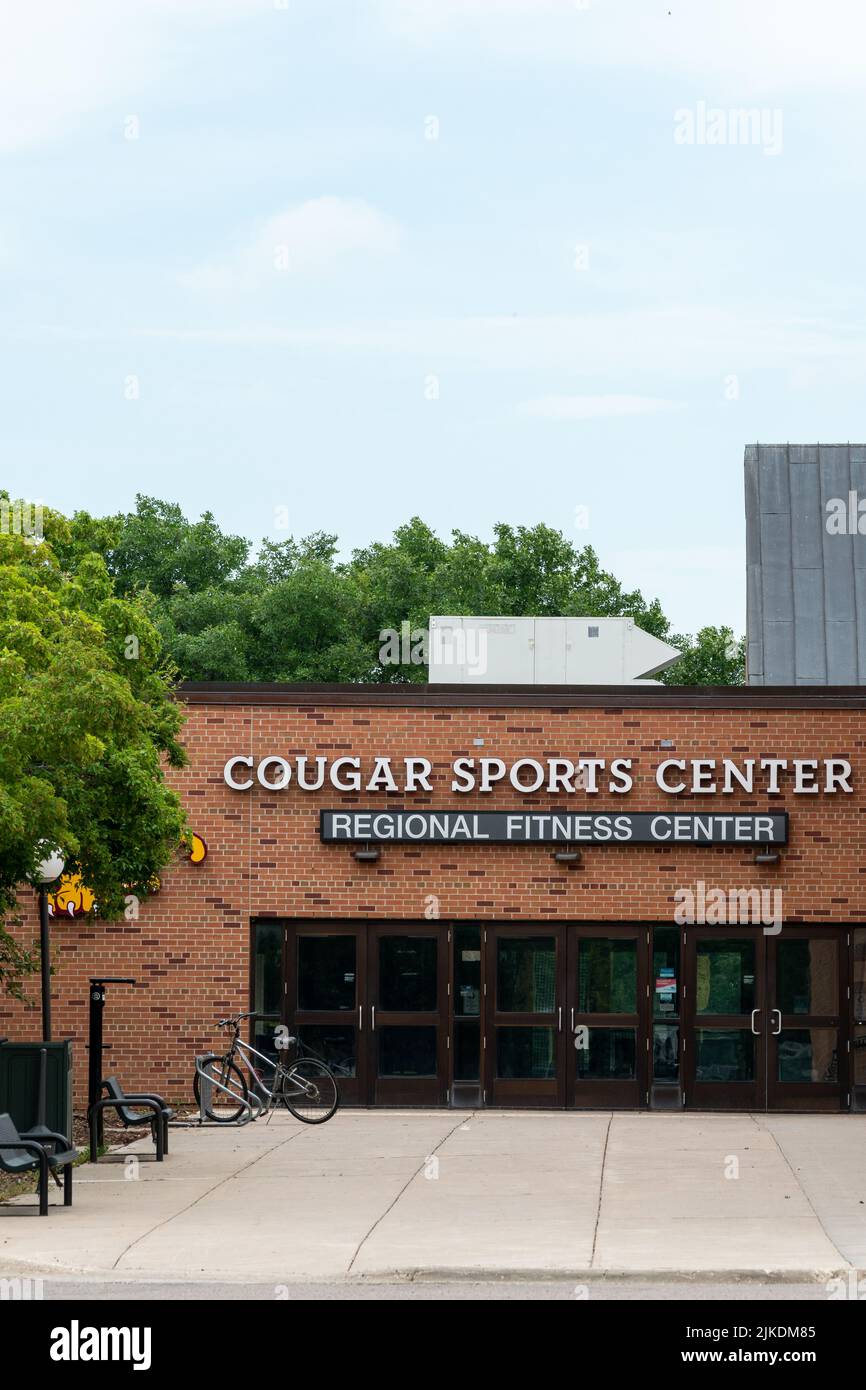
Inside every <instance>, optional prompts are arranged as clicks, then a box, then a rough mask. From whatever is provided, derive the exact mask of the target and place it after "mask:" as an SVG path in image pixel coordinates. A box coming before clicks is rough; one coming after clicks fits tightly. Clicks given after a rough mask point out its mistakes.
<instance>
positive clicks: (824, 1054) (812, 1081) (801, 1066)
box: [766, 926, 848, 1110]
mask: <svg viewBox="0 0 866 1390" xmlns="http://www.w3.org/2000/svg"><path fill="white" fill-rule="evenodd" d="M766 943H767V982H768V989H767V1009H768V1019H767V1105H768V1108H769V1109H771V1110H844V1109H847V1105H848V1099H847V1096H848V1048H847V1040H848V998H847V988H846V985H847V967H848V959H847V932H846V929H845V928H839V927H821V926H808V927H784V928H783V929H782V931H781V933H779V934H778V935H775V936H768V937H767V938H766Z"/></svg>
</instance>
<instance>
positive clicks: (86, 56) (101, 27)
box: [0, 0, 271, 153]
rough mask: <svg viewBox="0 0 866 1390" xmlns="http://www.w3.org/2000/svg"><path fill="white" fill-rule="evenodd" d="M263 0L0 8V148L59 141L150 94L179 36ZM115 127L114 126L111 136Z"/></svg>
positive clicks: (77, 1)
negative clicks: (99, 115) (101, 113)
mask: <svg viewBox="0 0 866 1390" xmlns="http://www.w3.org/2000/svg"><path fill="white" fill-rule="evenodd" d="M269 8H271V6H270V5H268V4H266V3H265V0H124V3H122V4H121V3H119V2H118V0H35V2H34V3H32V4H27V3H22V4H14V3H13V4H8V5H4V7H3V25H2V33H0V153H4V152H9V151H12V150H17V149H20V148H23V147H26V146H28V145H30V144H32V143H34V142H38V141H44V140H51V139H60V138H63V137H64V136H67V135H68V134H69V130H70V126H74V125H75V124H76V123H77V122H78V121H79V120H81V118H82V117H84V116H86V115H88V114H89V113H90V112H94V111H98V110H101V109H103V108H105V107H107V106H110V105H112V104H114V103H116V102H120V101H123V102H124V104H125V105H126V110H127V113H128V114H134V113H135V112H136V102H137V100H138V98H139V96H140V95H141V93H142V92H144V91H150V90H151V89H152V87H153V84H154V82H158V81H159V77H160V73H161V70H162V68H163V67H164V65H165V63H166V61H167V60H168V59H169V57H170V55H171V52H172V47H173V44H174V42H175V40H176V39H177V37H178V35H179V34H182V33H184V32H185V31H187V30H189V29H193V30H207V29H213V28H214V26H215V25H218V24H220V23H221V22H223V21H224V20H226V19H237V18H239V17H251V16H254V15H256V14H257V13H265V12H266V11H267V10H268V9H269ZM119 133H120V132H119V131H118V134H119Z"/></svg>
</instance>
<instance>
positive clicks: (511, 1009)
mask: <svg viewBox="0 0 866 1390" xmlns="http://www.w3.org/2000/svg"><path fill="white" fill-rule="evenodd" d="M484 935H485V938H486V940H485V981H484V1005H485V1010H484V1012H485V1020H486V1026H485V1047H484V1058H485V1061H484V1076H485V1083H484V1089H485V1095H486V1101H487V1104H488V1105H515V1106H517V1105H526V1106H552V1107H556V1106H561V1105H564V1103H565V1084H564V1076H565V1043H566V1031H565V1029H566V1024H565V1018H564V1012H565V928H564V927H563V926H559V925H557V926H554V925H553V924H550V925H548V924H546V923H545V924H541V925H539V924H537V923H531V924H527V925H522V924H518V923H514V924H509V925H508V926H493V927H487V928H485V932H484Z"/></svg>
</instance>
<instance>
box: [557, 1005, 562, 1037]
mask: <svg viewBox="0 0 866 1390" xmlns="http://www.w3.org/2000/svg"><path fill="white" fill-rule="evenodd" d="M557 1013H558V1014H559V1022H558V1024H557V1032H558V1033H561V1032H562V1005H561V1004H560V1006H559V1008H558V1009H557Z"/></svg>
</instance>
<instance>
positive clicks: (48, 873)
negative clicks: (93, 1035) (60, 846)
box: [33, 845, 66, 1042]
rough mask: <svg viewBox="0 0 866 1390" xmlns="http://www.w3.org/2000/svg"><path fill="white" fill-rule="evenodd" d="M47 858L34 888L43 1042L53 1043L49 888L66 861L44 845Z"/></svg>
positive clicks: (34, 878)
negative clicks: (36, 891) (40, 967)
mask: <svg viewBox="0 0 866 1390" xmlns="http://www.w3.org/2000/svg"><path fill="white" fill-rule="evenodd" d="M42 848H43V849H44V850H45V851H46V854H45V858H44V859H43V860H41V861H40V863H38V864H37V865H36V870H35V872H34V874H33V886H34V887H35V888H36V889H37V890H38V893H39V956H40V964H41V966H42V1041H43V1042H50V1041H51V942H50V940H49V935H48V888H47V885H48V884H49V883H55V882H56V881H57V879H58V878H59V877H60V875H61V874H62V873H63V870H64V869H65V868H66V861H65V859H64V858H63V855H62V854H61V853H60V851H59V850H57V849H51V848H50V846H48V845H43V846H42Z"/></svg>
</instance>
